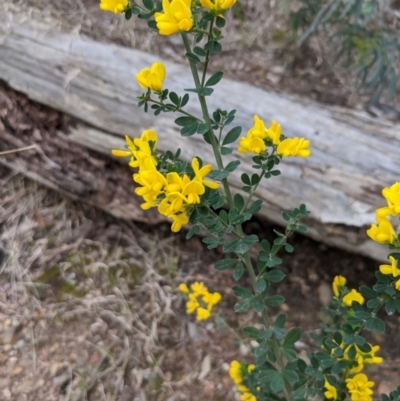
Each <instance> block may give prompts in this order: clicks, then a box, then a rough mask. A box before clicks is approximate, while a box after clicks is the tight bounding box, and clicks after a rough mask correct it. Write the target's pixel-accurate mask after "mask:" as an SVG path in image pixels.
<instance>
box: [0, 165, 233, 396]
mask: <svg viewBox="0 0 400 401" xmlns="http://www.w3.org/2000/svg"><path fill="white" fill-rule="evenodd" d="M0 223H1V233H0V247H1V248H0V249H1V256H2V260H1V274H0V311H1V314H0V349H1V353H0V354H1V358H0V359H1V361H0V362H1V363H0V378H1V379H0V399H12V400H43V401H50V400H107V401H113V400H122V401H123V400H126V401H128V400H129V401H131V400H140V401H143V400H160V401H161V400H163V401H164V400H170V401H172V400H187V399H188V397H189V396H190V399H191V400H201V399H206V398H207V399H208V397H210V399H213V400H218V399H221V400H222V399H223V400H229V399H233V398H231V397H232V395H229V394H230V388H231V386H230V383H229V381H226V380H227V377H226V366H227V365H226V362H227V361H229V358H231V357H232V352H231V351H229V341H228V346H227V347H226V346H225V351H224V350H222V349H221V347H220V345H219V344H218V340H217V341H216V343H215V344H213V345H209V343H210V342H211V337H213V338H214V340H215V338H218V336H220V335H223V336H224V341H225V344H226V343H227V341H226V339H227V338H230V339H231V340H233V338H232V337H229V334H228V332H216V328H215V327H214V325H213V324H212V323H209V324H207V325H206V326H204V325H203V326H198V325H196V324H195V323H192V322H191V321H190V320H188V319H187V318H186V317H185V315H184V313H182V312H183V310H182V306H183V305H182V297H181V296H179V294H178V292H177V290H176V288H177V285H178V284H179V282H181V281H191V280H194V279H206V278H205V277H203V274H201V273H200V271H201V269H202V270H203V271H204V266H199V264H198V263H196V260H198V256H199V255H198V254H197V255H196V253H193V251H192V253H190V252H187V254H186V255H185V254H184V253H182V252H181V251H179V249H178V248H177V247H176V244H174V240H173V239H171V238H166V239H162V238H160V237H158V238H157V236H150V235H148V234H145V233H143V232H141V230H140V229H139V228H137V227H135V226H134V225H132V226H128V225H127V224H126V223H121V222H119V221H117V220H114V219H111V218H110V217H108V216H105V215H103V214H102V213H100V212H98V211H96V210H92V209H90V208H89V207H88V206H84V205H82V204H79V203H73V202H70V201H68V200H66V199H64V198H62V197H61V196H59V195H57V194H55V193H53V192H51V191H49V190H47V189H44V188H42V187H39V186H37V185H36V184H35V183H33V182H30V181H28V180H26V179H24V178H23V177H21V176H20V175H16V174H13V173H10V172H6V171H2V176H1V182H0ZM179 260H184V261H185V263H186V270H187V269H188V268H189V267H190V271H189V272H188V271H186V272H185V273H184V272H183V270H182V266H180V267H181V268H180V269H178V268H177V267H178V261H179ZM183 274H184V275H185V278H184V279H183ZM206 281H207V279H206ZM231 342H232V341H231ZM205 344H208V345H207V346H206V345H205ZM227 350H228V351H227ZM229 353H230V355H229ZM225 358H226V360H225ZM199 375H201V376H200V377H201V380H199ZM210 378H211V379H210ZM2 397H3V398H2Z"/></svg>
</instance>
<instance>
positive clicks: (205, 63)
mask: <svg viewBox="0 0 400 401" xmlns="http://www.w3.org/2000/svg"><path fill="white" fill-rule="evenodd" d="M213 27H214V19H212V20H211V23H210V30H209V32H208V39H210V37H211V36H212V30H213ZM210 58H211V57H210V52H209V51H208V52H207V54H206V59H205V62H204V68H203V76H202V78H201V87H202V88H203V87H204V84H205V82H206V75H207V68H208V63H209V62H210Z"/></svg>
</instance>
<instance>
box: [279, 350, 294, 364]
mask: <svg viewBox="0 0 400 401" xmlns="http://www.w3.org/2000/svg"><path fill="white" fill-rule="evenodd" d="M282 352H283V355H285V358H286V359H287V360H288V361H289V362H293V361H296V360H297V354H296V351H295V350H294V349H290V348H282Z"/></svg>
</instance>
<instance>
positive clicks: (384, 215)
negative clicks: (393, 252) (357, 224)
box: [367, 182, 400, 244]
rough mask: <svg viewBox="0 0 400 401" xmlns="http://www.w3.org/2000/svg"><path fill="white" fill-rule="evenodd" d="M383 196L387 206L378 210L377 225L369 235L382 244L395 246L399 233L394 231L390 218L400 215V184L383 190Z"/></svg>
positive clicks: (368, 232) (374, 225)
mask: <svg viewBox="0 0 400 401" xmlns="http://www.w3.org/2000/svg"><path fill="white" fill-rule="evenodd" d="M382 195H383V197H384V198H385V200H386V203H387V206H385V207H381V208H379V209H377V210H376V223H377V224H372V226H371V228H370V229H369V230H367V235H368V236H369V237H370V238H371V239H373V240H374V241H376V242H379V243H381V244H394V243H395V241H396V240H397V237H398V235H397V233H396V231H395V230H394V228H393V226H392V223H391V222H390V220H389V216H393V217H396V216H399V215H400V182H396V183H394V184H393V185H392V186H391V187H389V188H384V189H383V190H382Z"/></svg>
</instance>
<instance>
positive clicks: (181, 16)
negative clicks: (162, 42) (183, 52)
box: [154, 0, 193, 35]
mask: <svg viewBox="0 0 400 401" xmlns="http://www.w3.org/2000/svg"><path fill="white" fill-rule="evenodd" d="M191 5H192V0H171V1H170V0H163V2H162V8H163V11H164V12H163V13H155V15H154V18H155V20H156V24H157V28H158V32H159V34H160V35H173V34H174V33H177V32H180V31H185V32H187V31H190V30H191V29H192V27H193V15H192V11H191Z"/></svg>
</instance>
